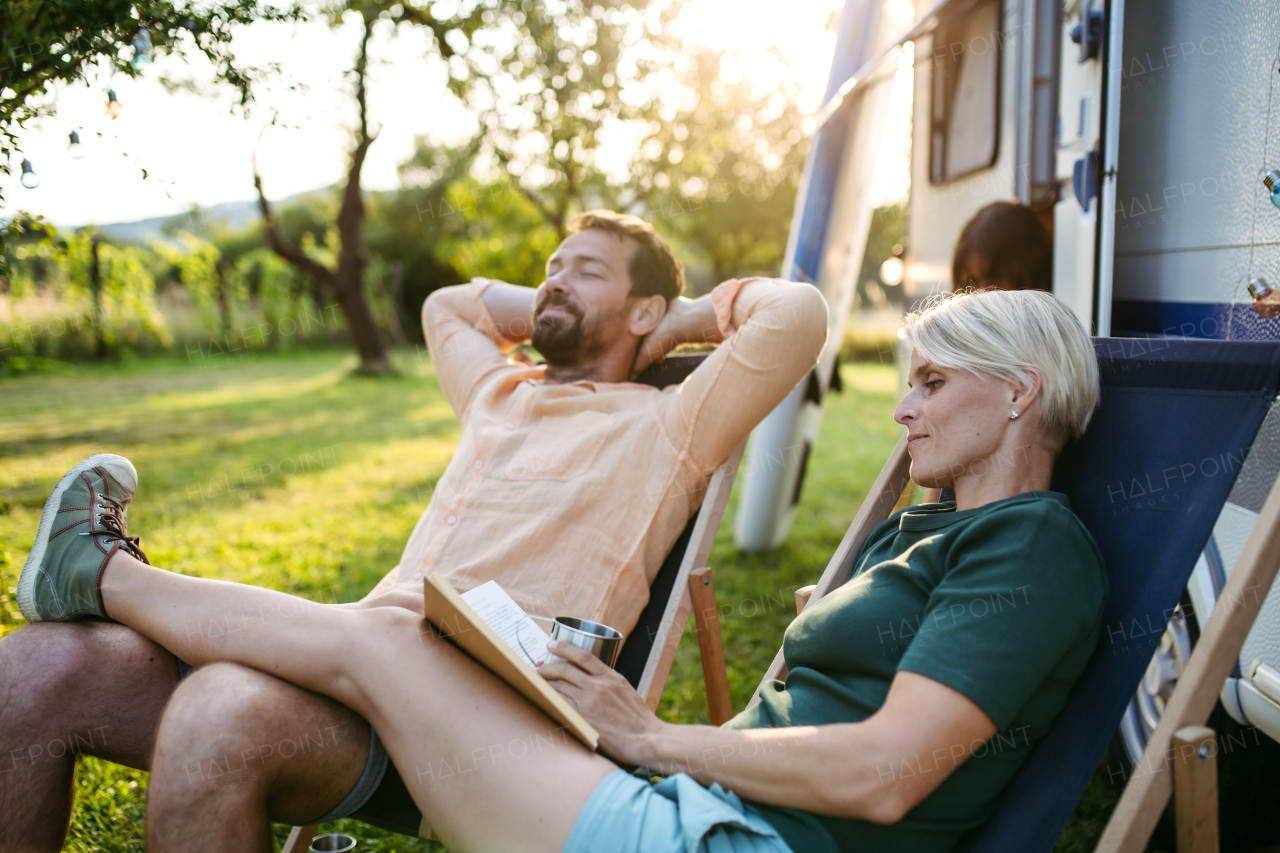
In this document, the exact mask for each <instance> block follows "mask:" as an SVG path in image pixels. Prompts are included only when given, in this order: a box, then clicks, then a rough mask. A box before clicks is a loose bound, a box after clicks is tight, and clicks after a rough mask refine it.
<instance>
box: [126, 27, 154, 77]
mask: <svg viewBox="0 0 1280 853" xmlns="http://www.w3.org/2000/svg"><path fill="white" fill-rule="evenodd" d="M150 61H151V33H149V32H147V31H146V30H142V31H141V32H139V33H138V34H137V35H136V36H135V37H134V39H133V58H132V59H130V60H129V62H130V64H132V65H133V67H134V68H141V67H142V66H144V65H146V64H147V63H149V62H150Z"/></svg>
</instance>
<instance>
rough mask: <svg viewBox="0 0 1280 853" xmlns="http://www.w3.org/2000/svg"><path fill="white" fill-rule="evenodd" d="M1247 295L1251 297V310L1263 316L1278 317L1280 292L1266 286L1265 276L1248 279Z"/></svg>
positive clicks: (1279, 314) (1279, 315)
mask: <svg viewBox="0 0 1280 853" xmlns="http://www.w3.org/2000/svg"><path fill="white" fill-rule="evenodd" d="M1249 295H1250V296H1252V297H1253V310H1254V311H1257V312H1258V314H1260V315H1261V316H1263V317H1267V318H1272V317H1280V293H1276V292H1275V291H1274V290H1272V289H1271V288H1270V287H1268V286H1267V280H1266V279H1265V278H1261V277H1258V278H1251V279H1249Z"/></svg>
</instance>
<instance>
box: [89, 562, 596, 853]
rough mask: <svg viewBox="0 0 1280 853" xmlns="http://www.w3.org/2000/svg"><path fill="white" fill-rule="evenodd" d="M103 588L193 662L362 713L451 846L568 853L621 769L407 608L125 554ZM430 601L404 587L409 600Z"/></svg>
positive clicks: (113, 608)
mask: <svg viewBox="0 0 1280 853" xmlns="http://www.w3.org/2000/svg"><path fill="white" fill-rule="evenodd" d="M101 591H102V596H103V600H104V601H105V604H106V609H107V612H109V613H110V614H111V616H112V617H113V618H115V619H118V620H120V621H121V622H123V623H125V624H127V625H129V626H130V627H132V628H134V629H135V630H137V631H139V632H141V633H144V634H146V635H148V636H150V637H152V638H153V639H155V640H156V641H157V642H160V643H163V644H164V645H165V646H166V647H167V648H171V649H173V650H174V651H175V652H176V653H177V654H179V655H181V656H182V657H183V658H184V659H185V660H188V661H190V662H192V663H208V662H213V661H216V660H228V661H233V662H236V663H240V664H243V665H246V666H252V667H254V668H255V669H258V670H261V671H262V672H267V673H270V674H272V675H275V676H278V677H280V678H282V679H285V680H287V681H291V682H293V683H295V684H298V685H300V686H303V687H307V688H309V689H313V690H315V691H317V692H320V693H324V694H326V695H329V696H332V697H333V698H334V699H336V700H338V701H340V702H342V703H343V704H344V705H346V706H347V707H349V708H351V709H352V710H354V711H356V712H358V713H359V714H361V715H362V716H363V717H364V718H365V719H367V720H368V721H369V722H370V723H372V724H373V726H374V728H375V729H377V731H378V735H379V737H381V738H382V739H383V740H384V741H385V742H386V744H387V749H388V751H389V752H390V753H391V755H392V757H393V758H394V759H395V761H396V764H397V767H399V769H400V771H401V772H402V773H403V774H404V776H405V782H406V783H407V785H408V788H409V792H410V793H411V794H412V795H413V798H414V801H415V802H416V803H417V804H418V807H419V808H420V809H422V812H423V815H424V816H425V818H426V819H427V820H428V821H429V822H430V824H431V825H432V826H433V827H434V828H435V829H436V831H437V833H438V834H439V835H440V836H441V838H442V839H443V840H444V841H445V843H447V844H448V845H449V846H450V849H453V850H458V851H465V850H515V849H519V850H526V851H535V853H536V851H547V853H553V851H560V850H562V849H563V848H564V845H565V842H566V840H567V839H568V837H569V833H570V832H571V830H572V829H573V825H574V823H575V822H576V821H577V818H578V815H579V813H580V812H581V810H582V807H583V806H584V805H585V804H586V802H587V799H588V798H589V797H590V796H591V794H592V792H593V791H594V790H595V788H596V786H597V785H598V784H599V783H600V782H601V781H602V780H603V779H604V778H605V777H606V776H608V775H609V774H610V773H611V772H613V771H615V770H616V769H617V768H616V767H615V766H614V765H613V764H612V763H610V762H609V761H607V760H606V759H604V758H601V757H599V756H596V755H593V754H592V753H590V752H589V751H588V750H587V749H586V748H584V747H583V746H582V745H581V744H580V743H578V742H577V741H575V740H574V739H573V738H572V737H571V736H569V735H568V734H567V733H566V732H565V731H563V730H561V729H558V728H557V727H556V726H555V724H553V723H552V722H551V721H550V720H548V719H547V718H546V717H544V716H543V715H542V714H541V713H539V712H538V711H537V710H536V709H535V708H534V707H533V706H532V705H531V704H529V703H528V702H526V701H525V700H524V699H522V698H521V697H520V696H519V695H518V694H517V693H515V692H514V691H513V690H512V689H511V688H509V687H508V686H507V685H505V684H503V683H502V682H501V681H499V680H498V679H497V678H495V677H494V676H493V675H491V674H490V673H489V672H488V671H486V670H485V669H483V668H482V667H480V666H479V665H477V664H476V663H475V662H473V661H472V660H471V659H470V658H468V657H467V656H466V655H465V654H463V653H462V652H461V651H459V650H458V649H456V648H454V647H453V646H451V645H450V644H448V643H447V642H445V641H444V640H441V639H439V638H438V637H437V636H436V635H435V633H434V632H433V631H430V630H427V629H426V625H425V623H424V622H423V621H422V618H421V616H420V615H418V614H415V613H413V612H411V611H410V610H409V609H405V607H401V606H395V607H392V606H373V607H370V608H368V609H344V608H341V607H334V606H331V605H323V604H317V603H315V602H311V601H306V600H304V599H298V598H294V597H292V596H289V595H285V594H284V593H279V592H275V591H273V590H267V589H259V588H257V587H251V586H245V585H241V584H231V583H225V582H222V581H211V580H204V579H201V578H191V577H184V576H182V575H177V574H172V573H169V572H165V571H162V570H159V569H155V568H152V567H150V566H146V565H143V564H142V563H140V562H138V561H137V560H135V559H133V558H132V557H130V556H128V555H127V554H125V553H124V552H123V551H122V552H119V553H117V554H116V555H115V556H114V557H112V558H111V562H110V563H109V564H108V565H107V568H106V571H105V572H104V573H103V574H102V585H101ZM420 595H421V593H416V594H415V593H412V592H409V593H405V592H404V591H401V596H402V597H403V599H404V601H405V603H406V604H412V602H413V600H415V599H416V600H418V601H420V600H421V599H420V598H418V597H417V596H420ZM391 597H392V596H387V599H388V600H389V599H390V598H391ZM374 603H375V604H376V602H374ZM233 628H234V630H232V629H233Z"/></svg>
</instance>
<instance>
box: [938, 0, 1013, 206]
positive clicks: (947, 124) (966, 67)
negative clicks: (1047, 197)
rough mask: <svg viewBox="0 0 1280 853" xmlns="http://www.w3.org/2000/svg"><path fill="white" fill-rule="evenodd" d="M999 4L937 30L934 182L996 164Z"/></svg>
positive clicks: (996, 0)
mask: <svg viewBox="0 0 1280 853" xmlns="http://www.w3.org/2000/svg"><path fill="white" fill-rule="evenodd" d="M1002 40H1003V36H1002V34H1001V32H1000V0H984V2H981V3H978V4H977V5H976V6H973V7H971V8H970V10H969V11H968V12H967V13H966V14H964V15H963V16H961V17H957V18H953V19H951V20H947V21H943V22H941V23H939V25H938V27H937V29H935V30H934V32H933V52H932V56H931V61H932V63H933V74H932V77H933V86H932V92H931V93H930V131H931V132H930V134H929V180H930V182H931V183H935V184H940V183H943V182H944V181H949V180H952V179H953V178H958V177H960V176H961V175H966V174H968V173H969V172H972V171H974V170H975V169H985V168H987V167H988V166H991V165H993V164H994V163H995V161H996V140H997V139H998V137H999V130H1000V50H1001V42H1002Z"/></svg>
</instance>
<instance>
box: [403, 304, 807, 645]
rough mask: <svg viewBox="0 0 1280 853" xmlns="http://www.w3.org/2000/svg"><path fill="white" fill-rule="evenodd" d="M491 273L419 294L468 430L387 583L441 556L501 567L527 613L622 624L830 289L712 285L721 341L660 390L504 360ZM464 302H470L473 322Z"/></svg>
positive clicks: (449, 393)
mask: <svg viewBox="0 0 1280 853" xmlns="http://www.w3.org/2000/svg"><path fill="white" fill-rule="evenodd" d="M488 284H489V282H487V281H477V282H473V283H472V284H470V285H460V286H458V287H454V288H448V289H446V290H445V291H440V292H438V293H437V294H436V295H435V296H433V298H432V299H431V300H430V301H429V302H428V304H427V306H426V309H425V312H424V325H425V329H426V335H427V343H428V345H429V347H430V351H431V357H432V362H433V364H434V365H435V370H436V377H437V379H438V380H439V382H440V387H441V389H442V390H443V391H444V394H445V396H446V397H447V398H448V400H449V402H450V404H451V405H452V406H453V409H454V411H455V412H457V414H458V419H459V421H460V422H461V435H460V439H459V442H458V449H457V452H456V453H455V454H454V457H453V459H452V461H451V462H450V463H449V466H448V468H447V469H446V470H445V472H444V475H443V476H442V477H441V478H440V480H439V482H438V484H437V486H436V490H435V492H434V494H433V495H432V497H431V502H430V503H429V504H428V506H427V508H426V511H425V512H423V514H422V517H421V519H419V521H418V524H417V526H416V527H415V528H414V530H413V534H412V535H411V536H410V537H409V542H408V544H407V545H406V546H405V549H404V554H403V555H402V556H401V558H400V564H399V566H398V567H397V569H396V570H394V571H393V572H392V574H391V575H389V576H388V578H387V581H384V583H387V582H395V583H407V584H415V585H416V584H420V583H421V579H422V578H423V577H425V576H426V575H427V574H429V573H430V572H432V571H434V570H439V571H440V572H442V573H443V574H444V575H445V577H447V578H448V580H449V582H450V583H452V584H453V585H454V586H455V587H456V588H458V589H459V590H461V591H466V590H468V589H471V588H473V587H475V586H478V585H479V584H482V583H485V582H486V581H490V580H494V581H497V582H498V584H499V585H500V586H501V587H502V588H503V589H504V590H506V591H507V592H508V593H509V594H510V595H511V597H512V598H513V599H515V601H516V602H517V603H518V604H519V605H520V606H521V607H522V608H524V609H525V611H526V612H529V613H532V614H535V615H540V616H548V617H556V616H577V617H581V618H586V619H592V620H595V621H598V622H603V623H605V624H607V625H612V626H613V627H615V628H617V629H618V630H620V631H622V632H624V633H627V632H630V630H631V629H632V628H633V627H634V626H635V623H636V621H637V620H638V619H639V616H640V612H641V611H642V610H643V609H644V606H645V604H646V603H647V602H648V600H649V585H650V583H651V582H652V581H653V578H654V576H655V575H657V573H658V570H659V569H660V568H661V566H662V562H663V560H664V559H665V557H666V555H667V553H668V552H669V551H670V550H671V547H672V546H673V545H674V544H675V541H676V539H677V538H679V536H680V533H681V532H682V531H683V530H684V527H685V525H686V523H687V522H688V520H689V518H690V517H691V516H692V515H693V514H694V512H696V511H697V508H698V506H699V505H700V504H701V502H702V496H703V494H704V492H705V490H706V487H707V483H708V482H709V480H710V477H711V474H712V473H713V472H714V471H715V469H716V467H718V466H719V465H721V464H722V463H723V462H724V461H725V460H726V459H727V458H728V457H729V455H730V454H731V453H732V452H733V450H734V449H735V448H736V447H737V446H738V444H740V443H741V442H742V441H743V439H745V438H746V437H747V434H748V433H749V432H750V431H751V429H752V428H753V427H754V426H755V425H756V424H757V423H758V422H759V421H760V420H761V419H762V418H763V417H764V416H765V415H766V414H768V413H769V411H770V410H772V409H773V408H774V406H776V405H777V404H778V403H779V402H780V401H781V400H782V399H783V397H785V396H786V395H787V393H788V392H790V391H791V389H792V388H794V387H795V385H796V383H798V382H799V381H800V380H801V379H803V378H804V377H805V376H806V375H807V374H808V372H809V371H810V370H811V369H812V368H813V366H814V364H815V362H816V361H817V357H818V354H819V352H820V351H821V350H822V346H823V343H824V341H825V339H826V330H827V307H826V303H825V302H824V301H823V299H822V296H821V294H820V293H819V292H818V290H817V288H815V287H812V286H810V285H807V284H793V283H790V282H785V281H777V280H772V279H752V280H745V281H729V282H726V283H724V284H721V285H720V286H719V287H717V288H716V289H715V291H714V292H713V303H714V305H715V308H716V317H717V322H718V323H719V325H720V329H721V331H722V332H723V333H724V335H725V336H726V337H725V340H724V341H723V343H721V344H720V346H719V347H717V348H716V350H715V352H714V353H712V354H711V355H710V356H709V357H708V358H707V359H706V360H705V361H704V362H703V363H702V364H701V365H699V366H698V368H697V369H696V370H695V371H694V372H693V373H692V374H691V375H690V376H689V377H688V378H687V379H685V381H684V382H682V383H681V384H679V385H677V386H673V387H669V388H666V389H664V390H661V391H659V390H657V389H655V388H652V387H650V386H647V385H641V384H638V383H632V382H621V383H602V382H587V381H582V382H574V383H570V384H556V383H549V382H546V381H545V379H544V373H545V368H544V367H542V366H529V365H526V364H519V363H516V362H514V361H511V360H509V359H508V358H507V357H506V356H505V355H504V352H505V351H509V350H510V349H511V346H512V345H511V343H510V342H509V341H506V340H504V339H503V338H502V337H501V336H500V334H499V332H498V330H497V329H496V327H495V325H494V323H493V321H492V319H491V318H490V317H489V314H488V312H487V311H485V309H484V302H483V300H482V299H481V296H482V294H483V293H484V290H485V288H486V287H487V286H488ZM458 300H473V301H474V302H475V303H478V304H479V315H480V318H481V319H480V321H479V322H478V323H475V324H472V323H471V322H468V321H467V320H465V319H464V318H463V316H462V314H461V313H460V312H459V311H458V309H457V306H459V305H460V303H459V301H458ZM468 307H469V310H468V311H467V312H466V313H467V314H468V315H469V316H472V317H474V316H475V315H476V310H475V307H474V306H468ZM392 576H394V581H392ZM380 586H382V585H380Z"/></svg>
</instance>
